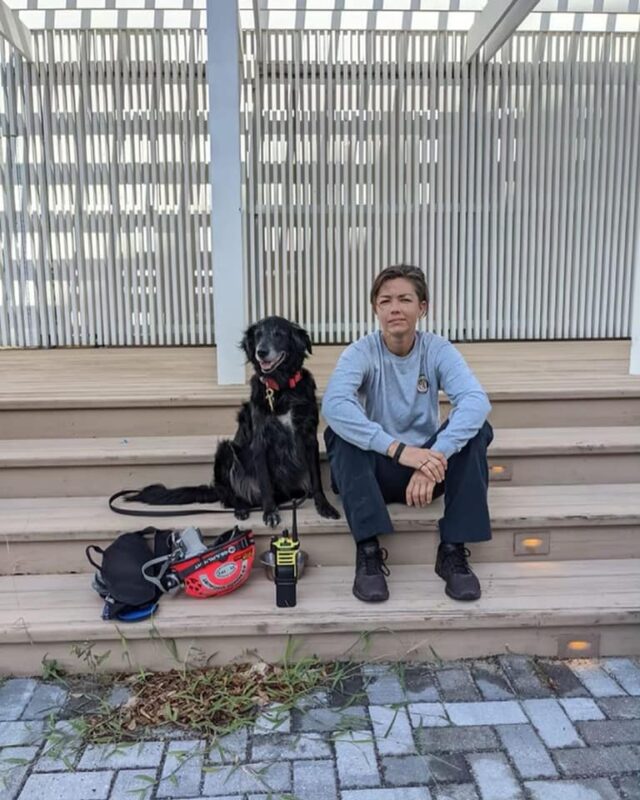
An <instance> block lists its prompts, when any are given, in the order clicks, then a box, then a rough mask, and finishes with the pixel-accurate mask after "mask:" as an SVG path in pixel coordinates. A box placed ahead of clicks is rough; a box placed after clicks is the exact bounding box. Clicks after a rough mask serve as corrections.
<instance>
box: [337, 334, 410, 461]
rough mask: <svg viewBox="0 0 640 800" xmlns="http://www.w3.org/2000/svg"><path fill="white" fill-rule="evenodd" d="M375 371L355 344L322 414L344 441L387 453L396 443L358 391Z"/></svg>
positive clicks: (344, 358) (346, 352)
mask: <svg viewBox="0 0 640 800" xmlns="http://www.w3.org/2000/svg"><path fill="white" fill-rule="evenodd" d="M371 369H372V364H371V362H370V360H369V359H368V358H367V354H366V353H365V352H364V351H363V349H362V348H360V347H357V346H353V345H351V346H350V347H347V349H346V350H344V351H343V353H342V355H341V356H340V358H339V359H338V363H337V364H336V368H335V370H334V371H333V374H332V375H331V378H330V379H329V385H328V386H327V390H326V392H325V393H324V397H323V399H322V414H323V416H324V418H325V419H326V421H327V423H328V424H329V426H330V427H331V428H332V429H333V430H334V431H335V433H337V434H338V436H340V438H341V439H344V440H345V441H347V442H349V443H350V444H353V445H355V446H356V447H359V448H360V449H361V450H375V451H376V452H377V453H382V454H383V455H385V454H386V452H387V450H388V449H389V446H390V445H391V443H392V442H393V441H395V440H394V437H393V436H390V435H389V434H388V433H387V432H386V431H385V430H383V428H382V426H381V425H379V424H378V423H377V422H373V421H372V420H370V419H369V418H368V417H367V415H366V414H365V411H364V408H363V407H362V404H361V403H360V400H359V398H358V391H359V390H360V388H361V386H362V385H363V383H364V381H365V380H366V378H367V375H368V374H369V371H370V370H371Z"/></svg>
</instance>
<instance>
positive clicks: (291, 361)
mask: <svg viewBox="0 0 640 800" xmlns="http://www.w3.org/2000/svg"><path fill="white" fill-rule="evenodd" d="M242 349H243V350H244V352H245V354H246V356H247V360H248V361H250V362H251V363H252V364H253V366H254V367H255V368H256V372H257V373H258V375H274V374H275V373H279V374H280V375H282V376H286V377H289V376H290V375H292V374H294V373H295V372H297V371H298V370H299V369H300V367H301V366H302V362H303V361H304V360H305V358H306V357H307V353H310V352H311V339H310V338H309V334H308V333H307V332H306V331H305V330H304V328H301V327H300V326H299V325H296V323H295V322H289V320H288V319H285V318H284V317H265V318H264V319H261V320H260V321H259V322H256V323H255V324H254V325H251V327H249V328H247V330H246V332H245V335H244V338H243V340H242Z"/></svg>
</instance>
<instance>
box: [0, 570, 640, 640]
mask: <svg viewBox="0 0 640 800" xmlns="http://www.w3.org/2000/svg"><path fill="white" fill-rule="evenodd" d="M476 570H477V573H478V576H479V578H480V581H481V583H482V586H483V595H482V598H481V599H480V600H479V601H478V602H476V603H459V602H455V601H453V600H450V599H449V598H448V597H447V596H446V595H445V594H444V592H443V583H442V581H441V580H440V579H439V578H438V577H437V576H436V575H435V574H434V572H433V567H432V566H428V565H412V566H398V567H395V568H394V569H393V570H392V573H391V576H390V578H389V584H390V593H391V598H390V600H389V601H388V602H387V603H384V604H380V605H378V604H365V603H361V602H359V601H358V600H356V599H355V598H354V597H353V596H352V594H351V584H352V582H353V567H322V568H310V569H309V570H308V571H307V572H306V573H305V575H304V577H303V578H302V579H301V581H300V583H299V591H298V605H297V606H296V608H295V609H278V608H276V607H275V601H274V587H273V584H271V583H270V582H268V581H267V580H266V578H265V577H264V575H263V573H262V571H261V570H259V569H256V570H254V572H253V574H252V576H251V578H250V580H249V581H248V583H247V584H246V585H245V586H244V587H242V588H241V589H240V590H239V591H237V592H234V593H232V594H230V595H228V596H226V597H223V598H218V599H216V600H208V601H202V600H197V599H193V598H189V597H186V596H185V595H183V594H180V595H177V596H175V597H165V598H163V599H162V601H161V603H160V611H159V612H158V614H157V616H156V617H155V621H154V627H155V628H156V629H157V631H158V632H159V634H160V635H161V636H171V637H175V638H184V637H192V636H198V635H207V634H208V635H216V636H218V635H219V636H242V635H251V634H254V635H257V636H260V635H265V634H266V635H277V634H294V635H295V634H312V633H322V634H323V635H324V634H327V633H330V632H361V631H370V630H375V629H377V628H379V627H386V628H390V629H392V630H394V631H402V630H416V629H424V630H425V631H426V630H442V629H446V628H451V629H458V630H462V629H472V628H513V627H521V626H526V627H531V628H540V627H548V626H562V625H596V624H597V625H608V624H610V625H615V624H629V623H633V622H636V623H637V622H640V560H638V559H624V560H602V561H599V560H591V561H564V562H545V563H526V564H523V563H518V564H502V563H484V564H478V565H476ZM101 607H102V601H101V600H100V598H99V597H98V595H97V594H95V592H93V590H92V589H91V587H90V578H89V576H87V575H38V576H25V577H2V578H0V641H2V642H3V643H7V644H9V643H16V642H18V643H25V644H26V643H37V642H54V641H77V640H79V639H90V640H91V639H100V640H103V641H104V640H110V639H113V640H119V639H120V632H119V629H120V631H122V628H123V627H124V631H122V633H123V635H126V637H127V639H130V640H133V639H144V638H148V636H149V630H150V625H149V623H144V622H142V623H140V624H138V625H125V626H122V625H120V626H116V625H113V624H110V623H105V622H102V621H101V619H100V610H101ZM0 649H1V648H0Z"/></svg>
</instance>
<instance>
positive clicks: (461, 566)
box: [443, 545, 471, 575]
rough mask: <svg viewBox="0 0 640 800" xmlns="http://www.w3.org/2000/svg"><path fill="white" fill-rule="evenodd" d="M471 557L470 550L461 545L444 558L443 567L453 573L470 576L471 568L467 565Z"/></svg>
mask: <svg viewBox="0 0 640 800" xmlns="http://www.w3.org/2000/svg"><path fill="white" fill-rule="evenodd" d="M470 555H471V551H470V550H469V548H468V547H464V546H462V545H460V546H459V547H456V549H455V550H452V551H451V552H450V553H447V554H446V555H445V556H444V558H443V567H446V568H447V569H450V570H451V571H452V572H461V573H464V574H467V575H468V574H469V573H470V572H471V568H470V567H469V564H468V563H467V559H468V558H469V556H470Z"/></svg>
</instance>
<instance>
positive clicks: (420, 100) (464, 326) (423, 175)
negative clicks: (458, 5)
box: [245, 31, 640, 342]
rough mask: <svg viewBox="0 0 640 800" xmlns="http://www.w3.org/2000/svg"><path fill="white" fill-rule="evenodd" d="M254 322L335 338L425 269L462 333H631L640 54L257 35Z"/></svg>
mask: <svg viewBox="0 0 640 800" xmlns="http://www.w3.org/2000/svg"><path fill="white" fill-rule="evenodd" d="M245 41H246V44H247V49H246V58H247V60H248V61H249V62H250V63H249V64H248V65H247V64H245V69H246V70H247V72H246V76H247V80H248V81H249V83H250V86H248V87H247V91H248V92H251V93H252V96H253V98H252V107H253V108H254V109H255V110H256V111H259V110H260V109H262V113H261V114H253V115H247V116H246V117H245V123H246V124H247V125H250V126H251V127H248V128H247V129H246V134H245V135H246V140H247V141H249V142H251V143H253V144H254V147H253V150H252V153H251V156H250V160H249V165H250V168H249V169H248V171H247V191H249V192H251V194H252V196H253V197H254V198H257V199H256V200H255V202H254V204H253V205H252V206H251V208H250V214H249V219H250V221H253V225H254V228H253V230H252V232H251V235H250V236H249V237H248V242H247V244H248V259H247V263H248V269H249V286H250V300H251V315H252V316H253V317H260V316H262V315H264V314H268V313H272V312H277V313H284V314H286V315H287V316H291V317H293V318H295V319H297V320H299V321H300V322H302V323H303V324H305V325H306V326H307V327H309V328H310V329H311V330H312V331H313V334H314V337H315V339H316V340H317V341H322V342H346V341H351V340H353V339H355V338H357V337H358V336H360V335H362V334H364V333H366V332H368V331H370V330H371V327H372V324H373V320H372V317H371V310H370V308H369V307H368V302H367V296H368V289H369V287H370V285H371V282H372V280H373V276H374V275H375V274H376V273H377V272H378V271H379V270H381V269H382V268H384V267H385V266H388V265H390V264H393V263H398V262H402V261H404V262H409V263H414V264H418V265H419V266H421V267H422V268H423V269H424V270H425V272H426V274H427V277H428V281H429V284H430V287H431V290H432V311H431V315H430V319H429V325H430V327H431V328H432V329H433V330H435V331H437V332H438V333H441V334H443V335H445V336H448V337H450V338H452V339H454V340H482V339H559V338H560V339H567V338H597V337H604V338H607V337H609V338H611V337H626V336H629V330H630V281H631V276H632V271H633V270H632V267H633V257H634V255H633V253H634V247H633V245H634V241H635V238H636V237H637V236H638V234H639V225H638V213H639V210H640V209H639V208H638V202H637V187H638V185H639V183H638V179H639V173H638V166H639V165H638V152H639V147H640V130H639V121H640V120H639V114H640V96H639V93H640V58H639V56H640V52H639V44H640V41H639V39H638V37H637V35H635V34H629V35H617V34H602V33H594V34H575V33H566V34H563V33H554V34H547V33H545V34H540V33H531V34H517V35H515V36H514V37H513V38H512V39H511V41H510V42H509V43H508V44H507V45H506V46H505V47H504V48H503V50H502V51H501V52H500V53H499V54H498V55H497V57H496V58H495V59H494V60H493V61H491V62H490V63H489V64H480V63H478V62H474V63H472V64H471V65H469V66H465V65H463V63H462V54H463V50H464V41H465V36H464V34H457V33H444V32H415V33H399V32H381V31H350V32H345V31H322V32H312V33H309V34H304V33H302V34H301V32H299V31H286V32H278V33H275V32H266V33H263V38H262V61H261V63H258V60H257V57H256V54H255V49H254V45H255V41H254V37H253V34H252V33H246V34H245Z"/></svg>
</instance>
